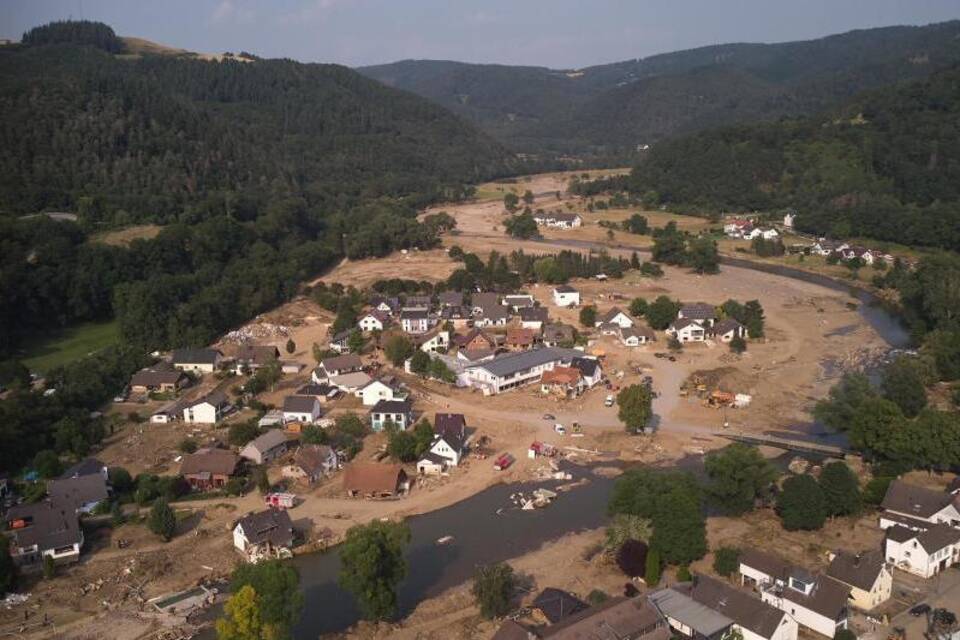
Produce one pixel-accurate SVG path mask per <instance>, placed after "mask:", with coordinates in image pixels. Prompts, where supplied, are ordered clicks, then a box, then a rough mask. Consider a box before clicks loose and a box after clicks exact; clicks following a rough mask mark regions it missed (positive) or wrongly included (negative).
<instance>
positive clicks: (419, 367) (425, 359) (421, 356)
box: [410, 349, 431, 377]
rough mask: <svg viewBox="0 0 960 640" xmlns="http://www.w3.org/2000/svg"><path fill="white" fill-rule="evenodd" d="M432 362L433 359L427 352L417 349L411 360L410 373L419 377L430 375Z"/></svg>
mask: <svg viewBox="0 0 960 640" xmlns="http://www.w3.org/2000/svg"><path fill="white" fill-rule="evenodd" d="M430 361H431V358H430V355H429V354H428V353H427V352H425V351H421V350H420V349H417V350H416V351H415V352H414V353H413V356H412V357H411V358H410V371H412V372H413V373H415V374H417V375H418V376H421V377H425V376H426V375H427V374H428V373H430Z"/></svg>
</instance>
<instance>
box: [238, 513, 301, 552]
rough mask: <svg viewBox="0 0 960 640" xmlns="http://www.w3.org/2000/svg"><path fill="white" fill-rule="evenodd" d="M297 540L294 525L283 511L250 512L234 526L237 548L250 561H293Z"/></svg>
mask: <svg viewBox="0 0 960 640" xmlns="http://www.w3.org/2000/svg"><path fill="white" fill-rule="evenodd" d="M294 539H295V534H294V530H293V522H292V521H291V520H290V515H289V514H288V513H287V512H286V511H285V510H283V509H267V510H266V511H260V512H258V513H250V514H248V515H246V516H244V517H242V518H240V519H239V520H237V523H236V524H235V525H234V527H233V546H234V547H235V548H236V549H237V551H239V552H240V553H241V554H243V555H244V557H245V558H246V559H247V560H248V561H249V562H259V561H261V560H269V559H273V558H289V557H290V556H291V549H292V548H293V542H294Z"/></svg>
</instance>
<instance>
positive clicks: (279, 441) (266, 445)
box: [244, 429, 287, 453]
mask: <svg viewBox="0 0 960 640" xmlns="http://www.w3.org/2000/svg"><path fill="white" fill-rule="evenodd" d="M286 444H287V436H286V434H284V433H283V431H281V430H280V429H268V430H267V431H265V432H264V433H262V434H260V435H259V436H257V437H256V438H254V439H253V440H251V441H250V442H248V443H247V445H246V446H245V447H244V449H246V448H247V447H250V448H253V449H256V450H257V451H259V452H260V453H266V452H267V451H270V450H272V449H276V448H277V447H282V446H285V445H286Z"/></svg>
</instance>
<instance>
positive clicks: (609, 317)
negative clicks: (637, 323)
mask: <svg viewBox="0 0 960 640" xmlns="http://www.w3.org/2000/svg"><path fill="white" fill-rule="evenodd" d="M621 313H622V314H623V315H625V316H627V317H628V318H630V314H629V313H627V312H626V311H624V310H623V309H621V308H620V307H612V308H611V309H610V310H609V311H607V312H606V313H604V314H603V315H601V316H600V317H599V318H597V322H599V323H601V324H603V323H606V322H613V319H614V318H616V317H617V316H618V315H620V314H621ZM631 320H633V319H632V318H631Z"/></svg>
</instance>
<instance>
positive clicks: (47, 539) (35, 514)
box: [6, 500, 83, 550]
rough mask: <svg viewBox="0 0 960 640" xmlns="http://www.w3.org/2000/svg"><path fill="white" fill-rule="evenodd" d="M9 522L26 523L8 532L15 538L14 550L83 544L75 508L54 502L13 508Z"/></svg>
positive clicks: (21, 505)
mask: <svg viewBox="0 0 960 640" xmlns="http://www.w3.org/2000/svg"><path fill="white" fill-rule="evenodd" d="M6 520H7V521H8V522H14V521H16V520H23V521H24V522H25V524H26V526H24V527H23V528H19V529H12V530H11V531H8V532H7V535H10V536H11V537H12V538H13V543H14V546H15V547H23V548H28V547H32V546H33V545H37V546H39V547H40V549H41V550H49V549H56V548H59V547H66V546H68V545H73V544H79V543H81V542H83V533H82V532H81V531H80V520H79V518H78V517H77V513H76V509H74V508H73V507H72V506H71V505H67V504H60V503H58V502H56V501H55V500H49V501H44V502H35V503H33V504H20V505H17V506H15V507H11V508H10V510H9V511H7V515H6Z"/></svg>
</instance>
